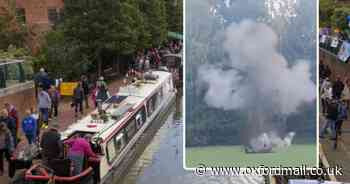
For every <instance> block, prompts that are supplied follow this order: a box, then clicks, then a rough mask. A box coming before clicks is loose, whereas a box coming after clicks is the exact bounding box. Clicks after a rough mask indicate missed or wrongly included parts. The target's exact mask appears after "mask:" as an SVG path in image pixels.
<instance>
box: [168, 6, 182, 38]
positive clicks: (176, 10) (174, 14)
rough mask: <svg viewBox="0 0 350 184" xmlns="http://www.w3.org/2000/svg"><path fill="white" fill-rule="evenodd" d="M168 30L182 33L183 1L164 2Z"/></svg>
mask: <svg viewBox="0 0 350 184" xmlns="http://www.w3.org/2000/svg"><path fill="white" fill-rule="evenodd" d="M166 8H167V22H168V30H169V31H173V32H179V33H182V32H183V30H182V29H183V24H182V22H183V11H182V10H183V1H182V0H166Z"/></svg>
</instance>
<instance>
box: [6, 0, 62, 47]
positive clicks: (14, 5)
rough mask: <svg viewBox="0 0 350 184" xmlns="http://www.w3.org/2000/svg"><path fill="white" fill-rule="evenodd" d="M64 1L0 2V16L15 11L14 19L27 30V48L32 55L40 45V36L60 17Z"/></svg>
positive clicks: (20, 0)
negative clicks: (29, 48)
mask: <svg viewBox="0 0 350 184" xmlns="http://www.w3.org/2000/svg"><path fill="white" fill-rule="evenodd" d="M63 1H64V0H0V16H1V14H3V13H9V12H10V13H12V12H11V11H15V12H13V13H15V15H16V19H17V20H19V22H21V23H23V24H25V25H26V27H27V28H28V30H29V33H30V34H29V35H30V36H29V38H28V42H29V46H30V47H31V49H32V51H33V53H36V52H37V51H38V48H40V45H41V39H42V35H44V34H45V32H46V31H48V30H50V28H51V27H52V26H53V25H56V24H57V23H58V22H59V21H60V20H61V17H62V13H61V12H62V9H63Z"/></svg>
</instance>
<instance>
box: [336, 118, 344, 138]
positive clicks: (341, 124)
mask: <svg viewBox="0 0 350 184" xmlns="http://www.w3.org/2000/svg"><path fill="white" fill-rule="evenodd" d="M342 126H343V120H337V122H336V123H335V130H336V131H337V132H336V133H337V135H341V127H342Z"/></svg>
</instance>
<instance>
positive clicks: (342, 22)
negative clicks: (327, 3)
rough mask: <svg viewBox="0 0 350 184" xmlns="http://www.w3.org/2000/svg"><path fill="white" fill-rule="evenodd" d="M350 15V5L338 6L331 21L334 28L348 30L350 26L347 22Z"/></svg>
mask: <svg viewBox="0 0 350 184" xmlns="http://www.w3.org/2000/svg"><path fill="white" fill-rule="evenodd" d="M348 15H350V7H347V6H339V7H336V8H335V9H334V11H333V14H332V16H331V23H332V27H333V28H339V29H340V30H346V29H348V28H349V26H348V22H347V19H346V18H347V16H348Z"/></svg>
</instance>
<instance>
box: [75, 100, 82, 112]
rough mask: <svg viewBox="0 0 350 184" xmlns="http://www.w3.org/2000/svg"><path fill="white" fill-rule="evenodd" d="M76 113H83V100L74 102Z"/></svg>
mask: <svg viewBox="0 0 350 184" xmlns="http://www.w3.org/2000/svg"><path fill="white" fill-rule="evenodd" d="M74 107H75V113H78V112H80V113H83V100H82V99H81V100H75V102H74Z"/></svg>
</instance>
